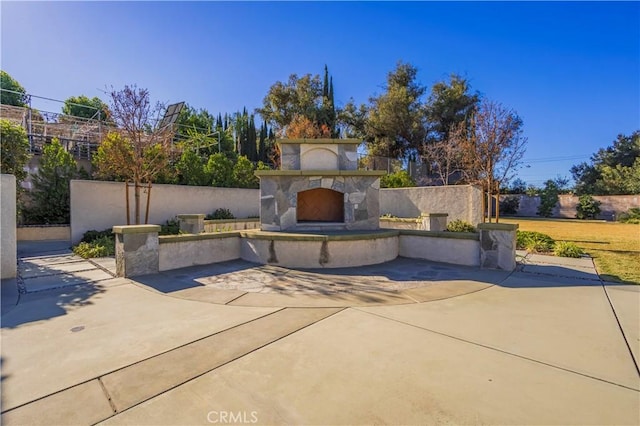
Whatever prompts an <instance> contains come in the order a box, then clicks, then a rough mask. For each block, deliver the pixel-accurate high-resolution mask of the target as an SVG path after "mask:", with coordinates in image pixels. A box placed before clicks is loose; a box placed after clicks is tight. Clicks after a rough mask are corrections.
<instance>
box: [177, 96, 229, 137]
mask: <svg viewBox="0 0 640 426" xmlns="http://www.w3.org/2000/svg"><path fill="white" fill-rule="evenodd" d="M218 127H220V129H219V130H222V123H220V126H214V117H213V115H211V113H209V111H207V110H206V109H199V110H196V109H195V108H194V107H192V106H190V105H189V104H185V105H184V107H183V108H182V110H181V111H180V114H179V115H178V120H177V121H176V129H177V130H176V133H177V135H178V137H179V138H180V139H184V138H188V137H189V136H190V134H189V132H196V133H199V134H203V135H208V134H211V133H212V132H213V131H215V130H216V129H218Z"/></svg>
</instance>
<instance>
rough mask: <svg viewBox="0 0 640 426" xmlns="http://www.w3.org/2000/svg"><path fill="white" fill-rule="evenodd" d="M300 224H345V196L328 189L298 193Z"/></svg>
mask: <svg viewBox="0 0 640 426" xmlns="http://www.w3.org/2000/svg"><path fill="white" fill-rule="evenodd" d="M296 216H297V218H298V222H344V194H342V193H341V192H338V191H333V190H331V189H326V188H315V189H309V190H307V191H301V192H298V206H297V208H296Z"/></svg>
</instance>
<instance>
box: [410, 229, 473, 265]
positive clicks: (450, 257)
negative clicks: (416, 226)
mask: <svg viewBox="0 0 640 426" xmlns="http://www.w3.org/2000/svg"><path fill="white" fill-rule="evenodd" d="M399 255H400V256H402V257H409V258H412V259H425V260H431V261H433V262H443V263H452V264H455V265H465V266H480V234H479V233H475V232H473V233H472V232H437V231H413V232H412V231H404V232H402V235H401V236H400V247H399Z"/></svg>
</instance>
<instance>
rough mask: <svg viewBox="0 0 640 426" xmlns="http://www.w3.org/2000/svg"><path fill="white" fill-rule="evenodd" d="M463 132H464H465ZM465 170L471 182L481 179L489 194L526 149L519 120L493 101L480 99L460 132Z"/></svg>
mask: <svg viewBox="0 0 640 426" xmlns="http://www.w3.org/2000/svg"><path fill="white" fill-rule="evenodd" d="M464 133H466V135H465V134H464ZM462 138H463V139H462V140H461V141H460V145H461V146H462V147H463V149H464V152H465V159H464V161H465V171H466V174H467V179H468V180H469V181H470V182H484V185H485V188H486V189H487V190H489V191H491V192H492V193H493V192H494V191H495V186H496V185H495V184H496V182H508V181H509V180H510V179H511V177H512V176H513V173H514V172H515V170H516V168H517V166H518V165H519V163H520V161H521V160H522V156H523V155H524V152H525V146H526V143H527V138H526V137H524V136H523V135H522V119H520V117H519V116H518V115H517V114H516V112H515V111H513V110H511V109H508V108H505V107H503V106H502V105H501V104H500V103H497V102H494V101H483V102H482V103H481V104H480V106H479V107H478V108H477V110H476V111H474V113H473V114H472V116H471V118H470V121H469V129H468V130H467V131H466V132H463V133H462Z"/></svg>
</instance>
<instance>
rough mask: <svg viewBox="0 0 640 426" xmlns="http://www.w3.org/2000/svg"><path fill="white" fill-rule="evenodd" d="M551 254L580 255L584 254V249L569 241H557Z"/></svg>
mask: <svg viewBox="0 0 640 426" xmlns="http://www.w3.org/2000/svg"><path fill="white" fill-rule="evenodd" d="M553 254H555V255H556V256H560V257H581V256H582V255H583V254H584V250H582V249H581V248H580V247H578V246H577V245H576V243H572V242H569V241H557V242H556V244H555V246H554V248H553Z"/></svg>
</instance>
